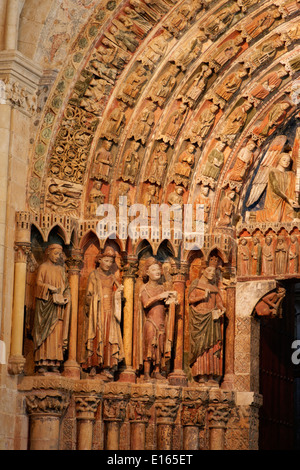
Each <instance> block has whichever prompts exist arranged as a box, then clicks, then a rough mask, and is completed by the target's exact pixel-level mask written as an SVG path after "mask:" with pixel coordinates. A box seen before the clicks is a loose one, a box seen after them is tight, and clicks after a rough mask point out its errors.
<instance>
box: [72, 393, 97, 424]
mask: <svg viewBox="0 0 300 470" xmlns="http://www.w3.org/2000/svg"><path fill="white" fill-rule="evenodd" d="M99 403H100V397H99V396H97V395H80V396H79V395H78V396H75V404H76V414H77V419H89V420H93V419H95V414H96V412H97V409H98V406H99Z"/></svg>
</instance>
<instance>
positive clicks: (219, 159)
mask: <svg viewBox="0 0 300 470" xmlns="http://www.w3.org/2000/svg"><path fill="white" fill-rule="evenodd" d="M225 147H226V144H225V143H224V142H220V141H218V142H217V143H216V146H215V148H213V149H212V150H211V151H210V152H209V154H208V157H207V162H206V163H205V166H204V168H203V170H202V176H205V177H207V178H211V179H212V180H214V181H217V180H218V178H219V175H220V172H221V169H222V167H223V165H224V153H223V150H224V148H225Z"/></svg>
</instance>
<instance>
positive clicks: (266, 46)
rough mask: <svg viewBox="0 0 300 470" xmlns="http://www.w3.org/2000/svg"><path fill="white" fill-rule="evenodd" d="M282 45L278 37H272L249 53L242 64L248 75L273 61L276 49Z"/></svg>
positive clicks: (282, 42)
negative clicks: (247, 70) (248, 70)
mask: <svg viewBox="0 0 300 470" xmlns="http://www.w3.org/2000/svg"><path fill="white" fill-rule="evenodd" d="M283 45H284V41H283V40H282V39H281V38H280V37H279V36H278V35H274V36H272V38H270V39H266V41H264V42H263V43H262V44H260V45H259V46H257V47H256V48H255V49H254V50H253V51H251V55H250V56H249V58H248V59H247V60H246V61H245V62H244V67H245V68H249V69H250V73H253V72H254V71H255V70H256V69H257V68H259V67H261V66H263V65H265V64H266V63H267V62H269V61H270V60H271V59H274V57H275V56H276V53H277V49H279V48H280V47H282V46H283Z"/></svg>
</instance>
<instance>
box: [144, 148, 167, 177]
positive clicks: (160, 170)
mask: <svg viewBox="0 0 300 470" xmlns="http://www.w3.org/2000/svg"><path fill="white" fill-rule="evenodd" d="M167 148H168V144H166V143H165V142H160V143H159V145H158V147H157V148H156V149H155V151H154V153H153V157H152V159H151V161H150V165H149V166H148V176H147V177H146V178H145V181H150V183H156V184H158V185H161V184H162V180H163V177H164V174H165V170H166V168H167V165H168V156H167V152H166V150H167Z"/></svg>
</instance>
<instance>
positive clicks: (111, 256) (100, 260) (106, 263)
mask: <svg viewBox="0 0 300 470" xmlns="http://www.w3.org/2000/svg"><path fill="white" fill-rule="evenodd" d="M115 258H116V253H115V250H114V249H113V248H111V247H110V246H107V247H106V248H105V249H104V251H102V252H99V253H98V255H97V257H96V264H98V265H99V267H100V268H101V269H102V271H105V272H108V271H110V269H111V268H112V266H113V264H114V262H115Z"/></svg>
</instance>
